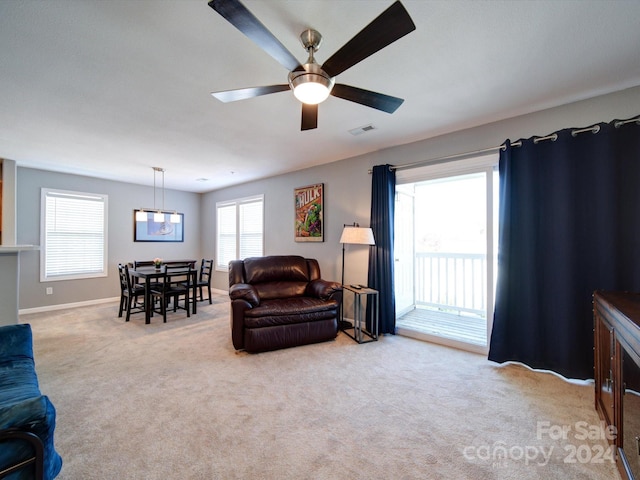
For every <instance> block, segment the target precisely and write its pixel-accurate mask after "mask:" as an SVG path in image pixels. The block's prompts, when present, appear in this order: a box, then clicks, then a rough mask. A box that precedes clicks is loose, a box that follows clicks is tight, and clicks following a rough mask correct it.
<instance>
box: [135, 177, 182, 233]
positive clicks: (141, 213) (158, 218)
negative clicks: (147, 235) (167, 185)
mask: <svg viewBox="0 0 640 480" xmlns="http://www.w3.org/2000/svg"><path fill="white" fill-rule="evenodd" d="M152 168H153V210H145V209H143V208H141V209H140V210H138V211H137V212H136V222H146V221H147V214H148V213H149V212H151V211H153V212H154V213H153V221H154V222H156V223H162V222H164V221H165V213H166V212H165V209H164V172H165V170H164V168H162V167H152ZM158 173H161V174H162V187H161V190H162V192H161V193H162V209H157V208H156V197H157V188H156V184H157V181H156V177H157V174H158ZM169 222H170V223H180V215H178V212H177V211H175V210H174V211H173V213H171V214H170V215H169Z"/></svg>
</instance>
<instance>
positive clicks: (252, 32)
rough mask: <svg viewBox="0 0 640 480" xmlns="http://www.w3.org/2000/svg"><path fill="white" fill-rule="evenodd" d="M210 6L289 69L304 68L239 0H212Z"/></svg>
mask: <svg viewBox="0 0 640 480" xmlns="http://www.w3.org/2000/svg"><path fill="white" fill-rule="evenodd" d="M209 6H210V7H211V8H213V9H214V10H215V11H216V12H218V13H219V14H220V15H222V16H223V17H224V18H225V19H226V20H227V21H228V22H229V23H230V24H231V25H233V26H234V27H236V28H237V29H238V30H240V31H241V32H242V33H244V34H245V35H246V36H247V37H248V38H249V39H250V40H252V41H253V43H255V44H256V45H258V46H259V47H260V48H261V49H262V50H264V51H265V52H267V53H268V54H269V55H271V56H272V57H273V58H274V59H275V60H276V61H277V62H278V63H280V65H282V66H284V67H285V68H286V69H287V70H289V71H292V70H296V69H300V68H302V66H301V65H300V62H299V61H298V60H297V59H296V57H294V56H293V55H292V54H291V52H289V50H287V49H286V48H285V46H284V45H282V43H280V41H279V40H278V39H277V38H276V37H274V36H273V34H272V33H271V32H270V31H269V30H267V27H265V26H264V25H263V24H262V22H260V20H258V19H257V18H256V17H255V16H254V15H253V13H251V12H250V11H249V10H247V8H246V7H245V6H244V5H243V4H242V3H241V2H240V1H239V0H211V1H210V2H209Z"/></svg>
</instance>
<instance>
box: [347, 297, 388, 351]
mask: <svg viewBox="0 0 640 480" xmlns="http://www.w3.org/2000/svg"><path fill="white" fill-rule="evenodd" d="M342 288H343V290H346V291H349V292H351V293H353V322H354V323H353V326H350V327H343V328H342V331H343V332H344V333H345V335H347V336H349V337H351V338H352V339H353V340H355V341H356V342H358V343H368V342H376V341H378V328H379V327H378V315H379V311H380V306H379V300H378V291H377V290H374V289H373V288H369V287H360V288H356V287H355V286H353V285H343V286H342ZM363 295H364V296H366V297H367V302H369V301H373V306H372V307H371V313H372V318H371V322H372V325H371V327H372V330H373V332H369V331H368V330H367V329H366V322H363V319H362V317H363V316H364V314H365V313H366V312H363V311H362V296H363ZM340 323H341V325H345V324H348V322H345V321H344V308H343V309H342V318H341V322H340ZM363 323H365V325H363ZM349 330H353V334H352V333H351V332H350V331H349ZM365 336H366V337H368V338H369V339H368V340H365Z"/></svg>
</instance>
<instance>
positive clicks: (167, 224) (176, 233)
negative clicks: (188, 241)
mask: <svg viewBox="0 0 640 480" xmlns="http://www.w3.org/2000/svg"><path fill="white" fill-rule="evenodd" d="M137 213H138V210H134V212H133V241H134V242H184V214H182V213H177V214H175V213H173V212H171V213H167V212H162V217H163V220H162V221H161V222H156V221H155V220H154V215H155V212H148V211H145V212H143V213H145V214H146V220H145V221H144V222H142V221H137V220H136V214H137ZM172 213H173V214H172ZM176 215H177V217H176ZM172 217H176V219H180V221H179V222H172V221H171V220H172Z"/></svg>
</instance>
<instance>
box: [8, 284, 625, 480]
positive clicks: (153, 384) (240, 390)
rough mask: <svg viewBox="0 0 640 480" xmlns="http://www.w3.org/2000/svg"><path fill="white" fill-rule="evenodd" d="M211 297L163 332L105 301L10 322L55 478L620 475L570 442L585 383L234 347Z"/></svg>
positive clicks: (432, 358)
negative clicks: (48, 434)
mask: <svg viewBox="0 0 640 480" xmlns="http://www.w3.org/2000/svg"><path fill="white" fill-rule="evenodd" d="M216 302H217V303H216V304H214V305H212V306H209V305H206V304H200V305H201V306H200V308H199V312H198V314H197V315H195V316H193V317H191V318H190V319H187V318H186V317H185V316H184V313H181V314H179V315H175V316H172V315H170V318H169V321H168V323H167V324H163V323H162V321H161V320H160V319H158V318H157V317H156V318H155V319H154V320H153V323H152V324H151V325H145V324H144V318H143V317H142V316H141V315H134V316H133V317H132V320H131V322H129V323H125V322H124V321H123V319H119V318H117V305H116V304H105V305H99V306H93V307H82V308H77V309H70V310H63V311H57V312H51V313H38V314H31V315H25V316H22V317H21V321H22V322H23V323H31V324H32V326H33V330H34V343H35V354H36V366H37V370H38V373H39V377H40V386H41V389H42V391H43V392H44V393H46V394H47V395H49V397H50V398H51V399H52V401H53V403H54V404H55V406H56V408H57V411H58V425H57V429H56V445H57V447H58V450H59V451H60V453H61V455H62V457H63V459H64V465H63V470H62V473H61V475H60V476H59V477H58V478H60V479H62V480H70V479H73V480H76V479H77V480H88V479H100V480H105V479H146V480H148V479H158V480H166V479H372V478H384V479H394V480H395V479H398V480H401V479H474V480H475V479H538V478H543V479H569V478H580V479H607V480H609V479H612V478H618V476H617V472H616V469H615V465H614V464H613V463H611V461H610V460H609V459H607V458H603V457H602V456H601V454H602V453H603V450H604V449H605V448H606V442H605V441H603V440H589V439H586V440H585V439H583V438H582V437H583V435H582V434H583V433H584V431H583V430H584V429H583V428H582V427H585V426H593V427H594V428H596V426H597V425H599V420H598V417H597V414H596V412H595V410H594V406H593V387H592V386H591V385H588V386H587V385H576V384H572V383H568V382H565V381H563V380H561V379H559V378H558V377H556V376H554V375H551V374H548V373H540V372H533V371H530V370H529V369H527V368H525V367H522V366H519V365H509V366H505V367H498V366H496V365H494V364H491V363H490V362H488V361H487V360H486V359H485V358H483V357H481V356H478V355H474V354H470V353H466V352H461V351H458V350H453V349H448V348H445V347H441V346H437V345H432V344H428V343H423V342H419V341H417V340H412V339H408V338H403V337H398V336H385V337H383V338H382V339H381V340H380V341H379V342H377V343H369V344H365V345H358V344H356V343H355V342H353V341H352V340H351V339H349V338H348V337H346V336H345V335H343V334H341V335H340V336H339V337H338V339H337V340H336V341H333V342H327V343H323V344H317V345H311V346H305V347H298V348H294V349H288V350H280V351H276V352H270V353H265V354H259V355H249V354H246V353H240V354H238V353H236V352H235V351H234V350H233V347H232V345H231V341H230V337H229V319H228V309H229V305H228V302H227V299H226V297H224V296H218V297H217V298H216ZM545 422H546V423H545ZM579 422H583V423H579ZM546 427H548V428H546ZM562 428H565V430H566V429H567V428H569V429H570V431H568V432H567V434H566V435H564V437H565V438H562V435H558V436H554V435H552V434H553V433H557V432H559V431H561V430H562ZM549 432H550V433H551V435H550V434H549ZM552 437H553V438H552ZM558 437H560V438H558ZM543 455H544V456H543ZM605 457H606V456H605ZM572 462H573V463H572Z"/></svg>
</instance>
